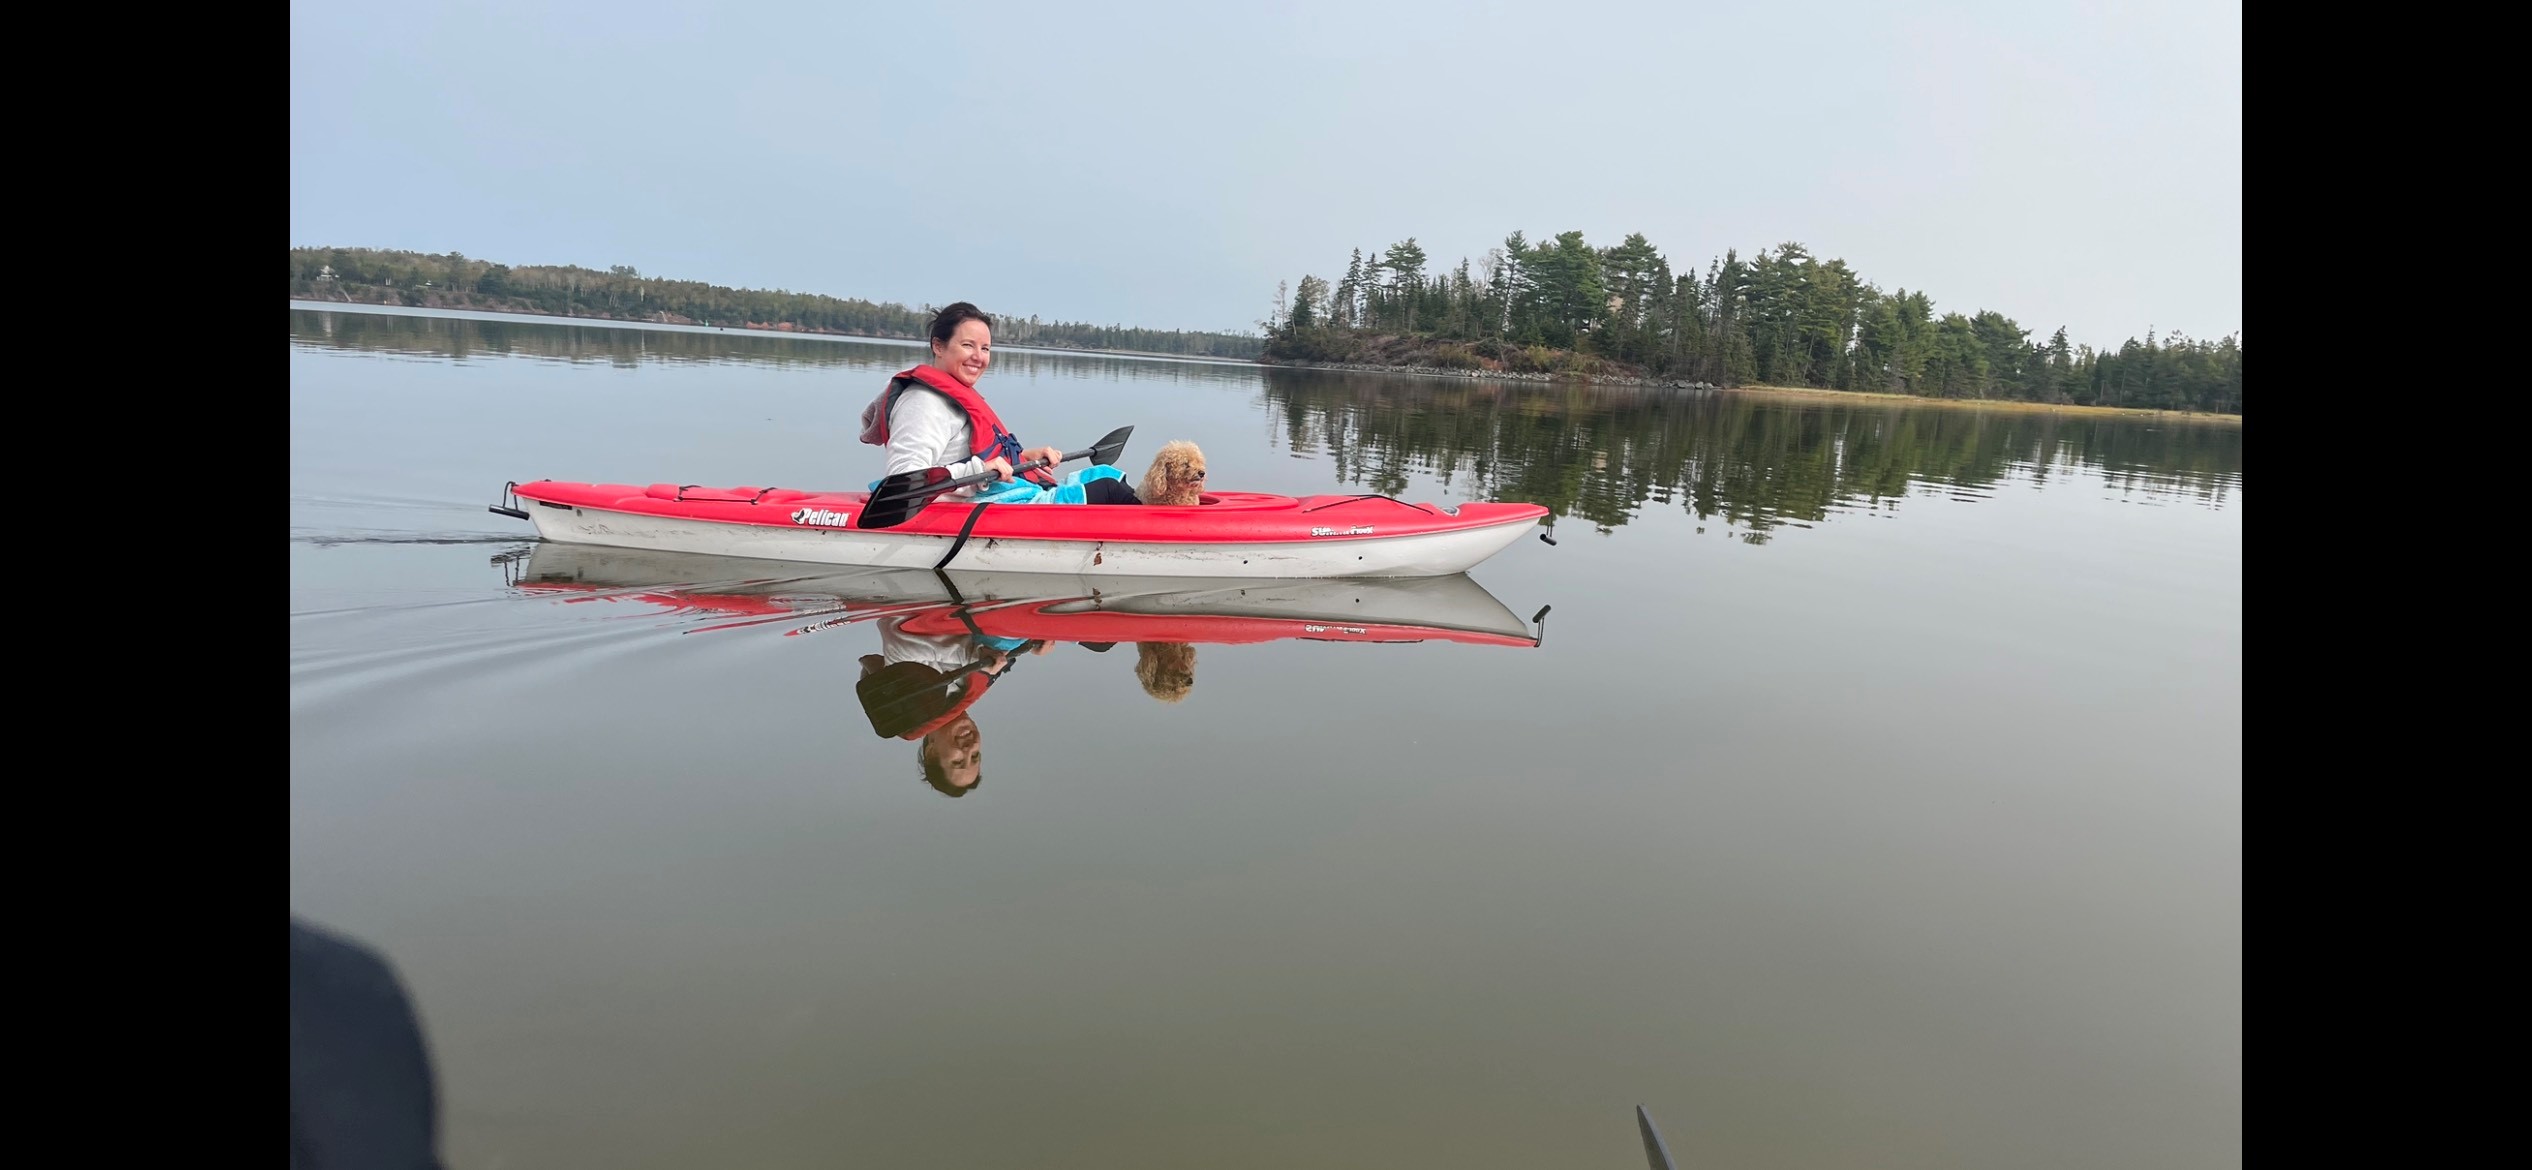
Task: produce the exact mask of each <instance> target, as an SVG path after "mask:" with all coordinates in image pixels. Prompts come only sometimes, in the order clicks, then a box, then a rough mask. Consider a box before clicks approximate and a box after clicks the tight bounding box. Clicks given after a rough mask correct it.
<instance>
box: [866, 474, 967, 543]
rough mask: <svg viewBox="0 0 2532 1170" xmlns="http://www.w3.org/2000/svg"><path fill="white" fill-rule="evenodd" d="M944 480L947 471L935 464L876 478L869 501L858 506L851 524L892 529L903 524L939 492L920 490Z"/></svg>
mask: <svg viewBox="0 0 2532 1170" xmlns="http://www.w3.org/2000/svg"><path fill="white" fill-rule="evenodd" d="M948 482H949V472H948V471H947V470H945V469H943V468H939V467H926V468H924V469H923V470H921V471H901V472H898V473H897V474H895V475H892V476H889V477H888V478H886V479H883V480H880V481H879V486H878V487H876V488H873V489H871V493H870V501H869V502H868V503H865V504H863V505H862V511H861V514H860V515H859V516H856V517H854V518H853V527H855V528H894V527H896V526H897V525H900V524H903V523H905V522H906V521H908V520H910V519H913V518H914V514H915V513H916V512H920V511H922V510H923V506H924V505H926V504H929V503H931V502H932V501H933V499H935V498H936V497H937V496H938V495H939V494H940V493H938V492H926V491H924V490H923V489H925V488H927V487H931V486H933V485H935V484H942V485H946V484H947V483H948Z"/></svg>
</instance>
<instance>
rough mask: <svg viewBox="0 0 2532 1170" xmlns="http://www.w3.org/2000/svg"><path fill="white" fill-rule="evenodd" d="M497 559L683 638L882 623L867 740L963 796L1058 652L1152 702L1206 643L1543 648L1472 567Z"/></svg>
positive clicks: (532, 590) (514, 575) (1190, 680)
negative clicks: (1116, 570) (1128, 660)
mask: <svg viewBox="0 0 2532 1170" xmlns="http://www.w3.org/2000/svg"><path fill="white" fill-rule="evenodd" d="M502 563H503V564H504V566H505V567H504V572H505V574H506V575H507V580H508V582H509V584H510V585H511V586H512V587H513V588H515V589H517V590H518V591H520V592H521V593H523V594H528V595H544V596H552V597H556V598H559V599H561V600H562V601H564V602H565V603H567V604H600V605H629V606H634V607H638V608H639V609H640V610H641V611H643V612H647V613H667V614H674V615H679V616H682V617H687V618H691V619H692V624H691V625H690V626H689V627H688V628H687V629H686V630H684V631H683V632H685V633H705V632H711V631H721V630H736V629H747V628H759V629H769V630H780V631H781V633H782V634H783V636H786V637H796V636H800V635H806V634H816V633H822V632H829V631H835V630H838V629H841V628H843V627H848V626H868V627H870V628H872V629H873V630H874V631H875V632H876V634H877V650H876V652H875V653H865V654H863V655H862V656H861V676H860V678H859V680H858V681H857V683H856V684H855V688H854V689H855V693H856V695H857V697H858V698H859V699H860V700H861V703H862V709H863V712H864V713H865V714H866V715H868V716H869V717H870V724H871V731H872V733H873V734H876V735H879V736H881V737H883V738H889V739H902V740H906V741H908V742H911V743H914V744H915V745H916V749H915V751H916V761H917V763H918V765H919V766H920V768H921V772H922V777H923V780H924V782H925V783H926V784H929V785H931V786H932V787H933V788H934V789H935V790H937V791H939V792H941V793H942V794H943V795H946V796H953V797H956V796H964V795H966V794H968V793H969V792H972V791H974V790H975V788H976V785H977V783H978V778H979V777H980V776H981V775H982V773H983V767H984V749H983V742H982V735H981V733H980V732H979V731H978V730H977V728H976V721H975V718H974V717H973V715H972V714H971V709H972V708H973V707H974V706H975V705H976V703H977V701H978V700H980V699H982V698H983V697H984V696H985V694H986V693H987V692H988V691H990V690H991V689H992V688H993V687H994V685H995V684H996V683H997V682H998V681H999V680H1001V679H1002V678H1004V677H1005V676H1006V675H1008V674H1009V673H1010V672H1011V671H1012V670H1013V669H1015V668H1016V667H1017V666H1018V664H1019V663H1021V662H1022V661H1023V660H1025V659H1028V658H1031V657H1034V656H1037V655H1043V654H1045V653H1047V652H1048V651H1049V650H1050V649H1051V648H1053V647H1055V646H1058V645H1062V644H1067V643H1069V644H1071V645H1073V646H1076V647H1078V648H1080V649H1082V650H1085V651H1088V652H1091V653H1095V654H1103V655H1106V654H1113V653H1114V652H1116V651H1118V650H1119V649H1120V648H1122V647H1131V648H1132V651H1133V674H1134V677H1135V680H1136V681H1137V682H1138V683H1140V684H1141V686H1142V689H1143V692H1144V693H1145V694H1146V695H1149V696H1150V697H1151V698H1153V699H1154V700H1157V701H1159V702H1162V703H1178V702H1181V701H1183V700H1185V699H1186V698H1187V697H1188V695H1189V694H1190V693H1192V691H1193V690H1194V688H1195V684H1196V650H1197V647H1199V646H1207V645H1219V646H1230V645H1251V644H1257V643H1265V642H1278V641H1315V642H1371V643H1402V642H1435V641H1440V642H1458V643H1464V644H1473V645H1482V646H1511V647H1535V646H1537V645H1538V644H1539V635H1538V633H1537V632H1536V631H1535V630H1534V629H1533V628H1532V626H1531V624H1530V623H1529V622H1525V621H1523V620H1522V619H1521V618H1520V617H1519V616H1517V615H1516V614H1514V613H1513V611H1512V610H1511V609H1509V608H1507V607H1506V606H1505V605H1504V603H1503V602H1502V601H1500V600H1498V599H1496V597H1495V596H1494V595H1493V594H1491V593H1488V592H1487V591H1486V590H1485V588H1484V587H1483V586H1481V585H1479V584H1477V582H1475V581H1474V580H1471V579H1470V578H1469V577H1467V576H1466V575H1464V574H1455V575H1452V576H1447V577H1416V578H1394V579H1346V580H1324V579H1323V580H1224V579H1211V578H1187V577H1152V578H1134V577H1105V576H1103V577H1097V578H1090V577H1074V576H1050V575H1043V574H1024V573H981V572H973V571H962V570H955V569H953V570H950V571H947V572H933V571H929V570H919V569H867V568H838V567H837V566H833V565H812V564H798V563H792V562H784V561H767V560H754V559H746V558H736V557H714V556H704V555H699V554H693V553H665V552H643V551H638V550H631V549H619V548H603V547H599V546H595V545H580V544H560V543H552V542H539V543H538V544H536V545H534V546H533V547H532V548H531V549H530V550H529V552H528V554H527V555H526V556H525V557H512V558H505V559H504V561H503V562H502ZM1541 612H1542V613H1544V612H1545V611H1544V610H1542V611H1541ZM1118 656H1119V657H1122V655H1118Z"/></svg>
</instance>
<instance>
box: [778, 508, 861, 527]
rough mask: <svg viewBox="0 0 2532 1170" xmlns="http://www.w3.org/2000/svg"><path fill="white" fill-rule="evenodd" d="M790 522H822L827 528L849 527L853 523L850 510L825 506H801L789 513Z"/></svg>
mask: <svg viewBox="0 0 2532 1170" xmlns="http://www.w3.org/2000/svg"><path fill="white" fill-rule="evenodd" d="M791 522H792V523H794V524H823V525H825V526H827V527H829V528H850V527H852V525H853V514H852V513H850V512H837V511H833V510H831V509H827V508H801V509H799V510H797V511H794V512H793V513H792V514H791Z"/></svg>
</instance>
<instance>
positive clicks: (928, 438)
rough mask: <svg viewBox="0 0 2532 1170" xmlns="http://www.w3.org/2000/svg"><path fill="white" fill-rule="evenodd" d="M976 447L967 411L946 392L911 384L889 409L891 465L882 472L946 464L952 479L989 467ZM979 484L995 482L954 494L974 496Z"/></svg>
mask: <svg viewBox="0 0 2532 1170" xmlns="http://www.w3.org/2000/svg"><path fill="white" fill-rule="evenodd" d="M975 450H976V437H975V428H974V427H972V426H970V425H969V424H968V422H967V412H966V411H964V410H961V409H959V407H958V404H957V403H955V402H952V401H950V400H949V399H948V398H946V397H944V396H942V395H939V394H934V393H931V392H929V391H918V390H916V389H914V388H912V387H909V388H907V390H906V392H905V393H902V394H899V395H897V402H896V405H895V407H894V408H892V409H890V410H889V412H888V465H887V469H886V470H884V471H882V472H880V474H881V475H899V474H903V473H905V472H908V471H921V470H923V469H924V468H926V467H946V468H949V473H950V478H952V479H957V478H960V477H962V476H969V475H974V474H976V473H977V472H980V471H983V470H984V469H985V460H984V458H983V457H982V456H980V455H977V454H975ZM979 486H991V485H971V486H968V487H963V488H960V489H958V490H957V491H956V492H954V493H951V494H953V495H960V496H970V495H974V494H975V493H976V488H977V487H979Z"/></svg>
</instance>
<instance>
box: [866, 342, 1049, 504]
mask: <svg viewBox="0 0 2532 1170" xmlns="http://www.w3.org/2000/svg"><path fill="white" fill-rule="evenodd" d="M917 386H920V387H921V388H923V389H926V390H930V391H933V392H935V393H937V394H940V395H941V396H942V397H945V398H947V399H949V400H950V401H952V402H955V403H957V404H958V408H959V409H960V410H963V411H966V412H967V433H968V434H969V435H970V436H971V437H972V438H973V439H974V450H972V451H971V452H969V453H970V454H972V455H974V456H976V457H977V458H979V459H992V458H994V457H996V456H1000V457H1001V458H1002V459H1003V460H1004V461H1006V462H1008V463H1010V464H1011V467H1012V469H1013V470H1014V471H1019V466H1020V440H1018V439H1017V438H1014V437H1012V434H1011V432H1010V431H1008V430H1006V429H1004V428H1003V425H1002V416H1000V415H997V414H995V413H994V412H993V407H991V406H988V405H986V404H985V399H984V396H983V395H981V394H978V393H976V388H975V387H973V386H969V385H967V384H966V383H964V382H961V381H959V380H958V379H956V378H953V377H950V376H949V375H948V374H947V373H945V372H943V371H941V370H940V369H938V368H936V367H933V366H929V365H921V366H916V367H914V368H913V369H911V370H907V371H906V372H904V373H902V374H899V375H897V376H896V377H894V378H890V379H888V389H887V390H886V391H885V392H883V393H882V394H881V395H880V396H879V417H878V419H877V420H875V422H874V423H873V424H872V428H871V429H870V430H868V431H865V432H864V433H863V435H862V438H863V440H864V441H865V442H869V443H873V444H876V445H878V446H882V447H884V446H887V445H888V412H889V411H892V410H895V409H896V408H897V396H898V395H900V394H903V393H905V392H906V391H907V390H908V389H910V388H914V387H917ZM874 436H875V437H874ZM1019 475H1020V478H1022V479H1025V480H1028V481H1029V482H1031V483H1034V484H1037V485H1038V486H1040V487H1054V486H1055V485H1056V484H1057V482H1059V481H1057V480H1056V478H1055V477H1054V476H1052V475H1049V474H1047V473H1046V470H1045V469H1043V468H1040V469H1037V470H1033V471H1019Z"/></svg>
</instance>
